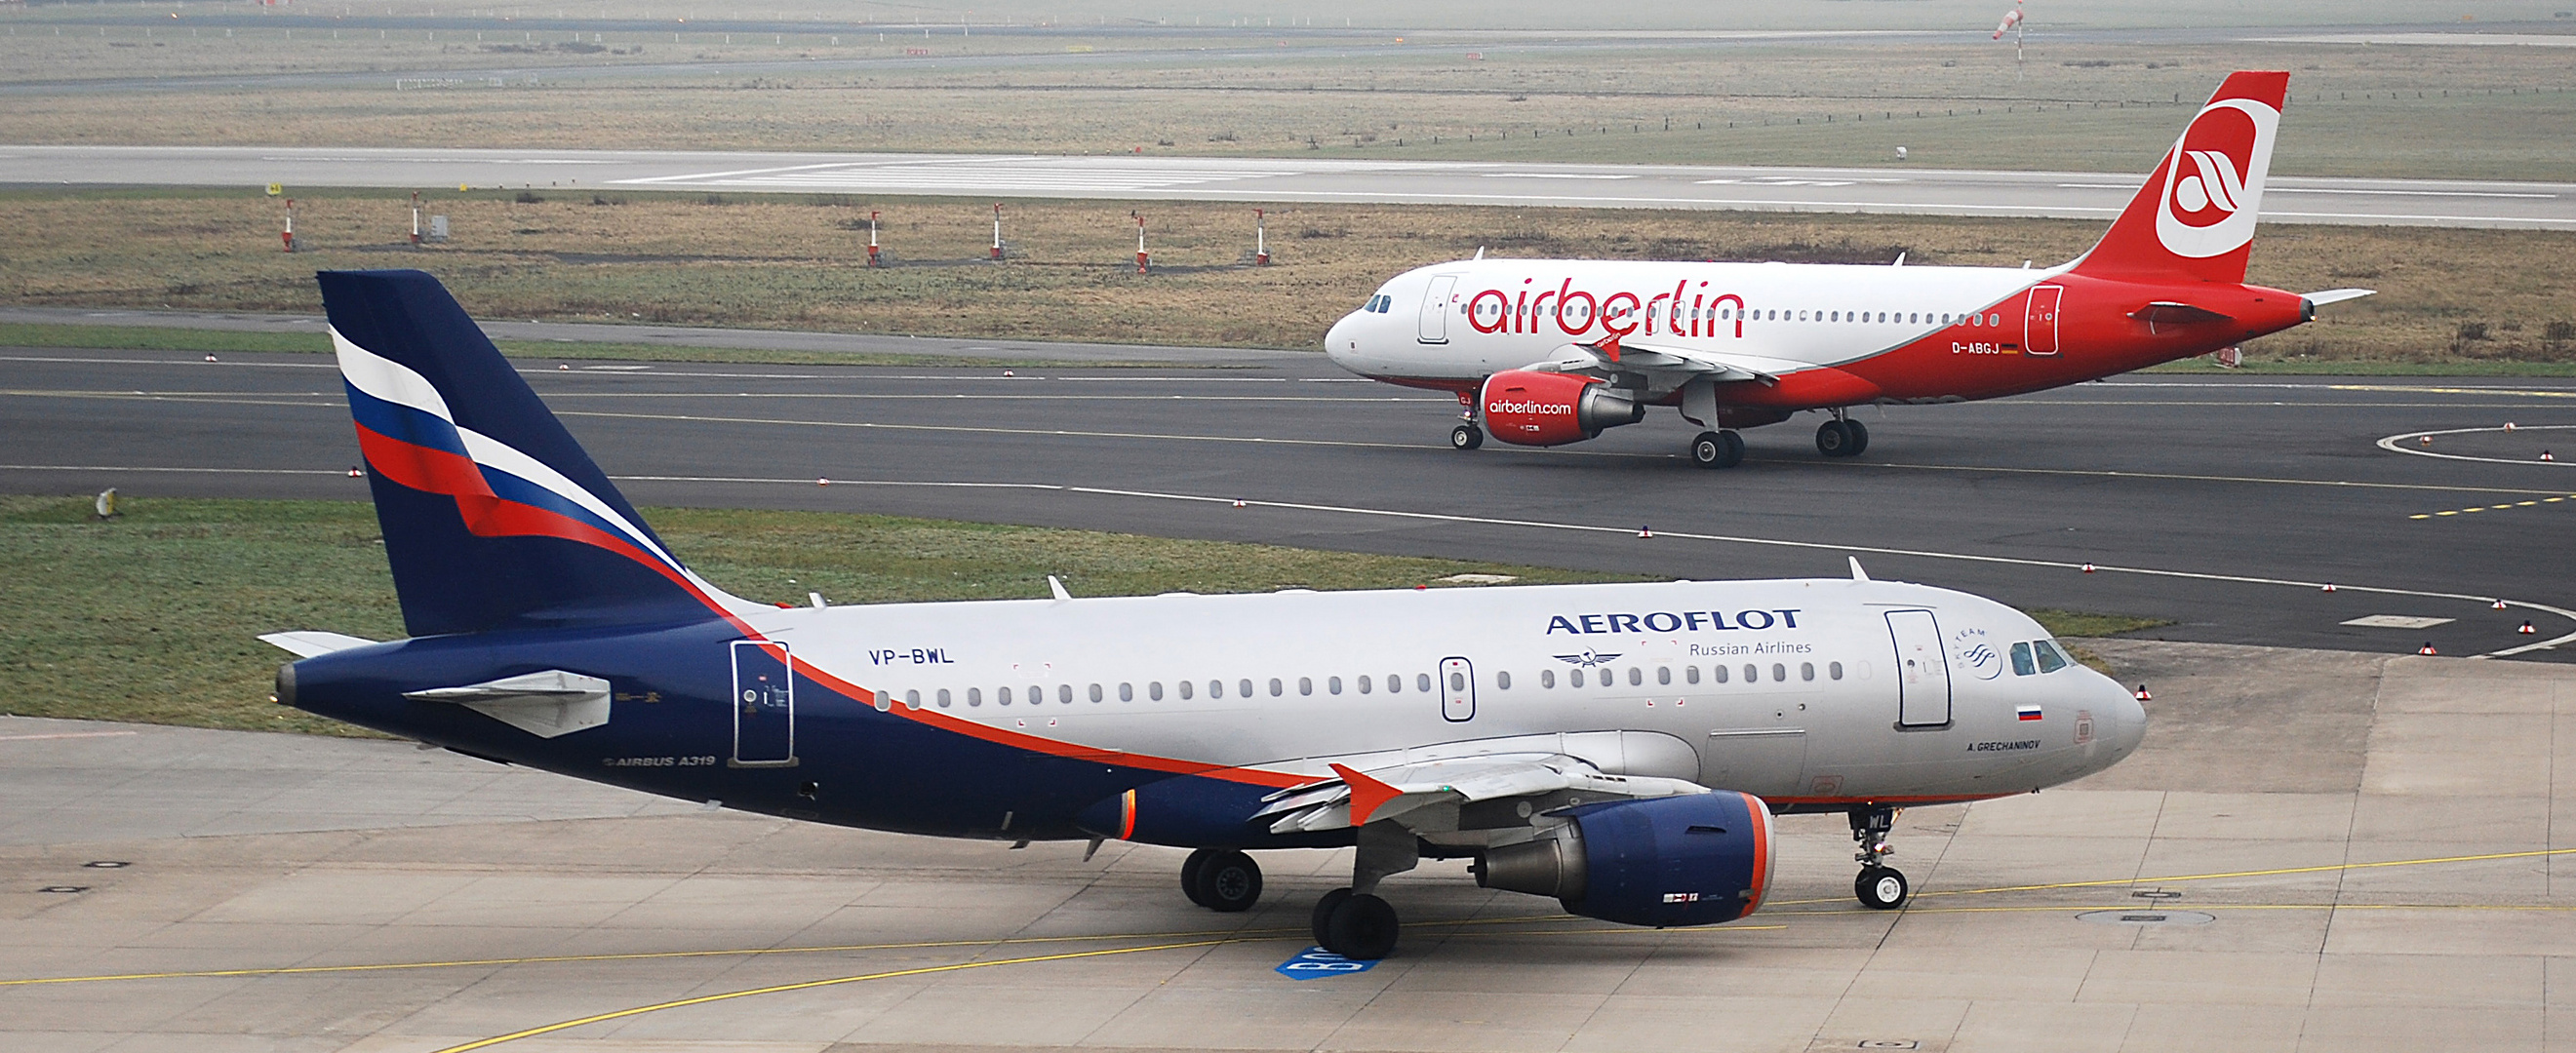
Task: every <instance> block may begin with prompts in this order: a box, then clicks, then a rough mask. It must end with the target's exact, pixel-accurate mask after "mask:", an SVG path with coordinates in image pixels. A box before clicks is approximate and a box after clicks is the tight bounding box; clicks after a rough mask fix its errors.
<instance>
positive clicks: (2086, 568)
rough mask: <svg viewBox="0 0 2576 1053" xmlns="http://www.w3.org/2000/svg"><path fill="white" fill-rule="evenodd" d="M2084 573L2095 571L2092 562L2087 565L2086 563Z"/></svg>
mask: <svg viewBox="0 0 2576 1053" xmlns="http://www.w3.org/2000/svg"><path fill="white" fill-rule="evenodd" d="M2084 573H2087V574H2091V573H2093V565H2092V564H2090V563H2087V564H2085V565H2084Z"/></svg>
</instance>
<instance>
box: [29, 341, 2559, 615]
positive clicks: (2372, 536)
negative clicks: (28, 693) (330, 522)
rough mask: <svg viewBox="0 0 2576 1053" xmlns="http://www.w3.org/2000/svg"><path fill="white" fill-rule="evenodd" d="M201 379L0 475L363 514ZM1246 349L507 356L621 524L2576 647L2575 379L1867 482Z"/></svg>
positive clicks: (1867, 470)
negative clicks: (1469, 570)
mask: <svg viewBox="0 0 2576 1053" xmlns="http://www.w3.org/2000/svg"><path fill="white" fill-rule="evenodd" d="M1165 353H1167V354H1169V355H1170V356H1172V357H1185V356H1183V355H1182V353H1181V352H1178V351H1171V350H1168V349H1167V351H1166V352H1165ZM201 357H202V356H197V355H190V354H181V353H168V352H138V351H63V350H43V349H9V350H0V405H5V406H6V410H5V412H0V449H6V450H8V451H9V453H8V455H7V456H6V458H5V461H6V464H5V465H0V488H6V489H7V490H10V491H15V492H30V493H89V492H95V491H97V490H99V489H103V488H105V487H108V486H116V487H119V488H120V489H121V491H122V492H125V493H128V494H134V495H145V496H148V495H155V494H184V495H208V496H216V495H221V496H271V497H315V498H336V499H344V500H363V499H364V496H365V488H364V485H363V483H361V482H359V481H357V480H353V479H350V478H348V477H347V471H348V469H349V467H350V466H351V465H352V464H353V463H355V461H356V456H355V452H354V444H353V442H352V440H351V438H350V435H349V431H348V428H349V425H348V418H347V411H346V407H345V405H344V402H343V396H342V393H341V391H340V385H339V381H338V378H337V376H336V375H335V374H334V372H333V371H332V366H331V363H330V362H329V361H328V360H327V359H326V358H323V357H321V356H300V355H227V356H224V360H223V361H221V362H217V363H207V362H204V361H201V360H200V359H201ZM1154 357H1163V355H1162V354H1157V355H1156V356H1154ZM1240 365H1241V364H1240V363H1238V364H1237V366H1238V368H1229V369H1223V370H1204V369H1196V370H1194V369H1170V368H1140V369H1097V368H1071V367H1068V368H1049V369H1019V370H1015V371H1012V372H1014V373H1016V375H1005V371H1003V370H1001V369H998V368H931V367H888V368H858V367H806V366H756V365H696V364H652V365H647V364H640V363H639V364H618V363H596V362H583V363H564V364H562V366H563V367H564V368H556V367H553V366H549V365H548V364H546V363H542V362H530V363H527V365H526V372H527V374H528V377H529V380H530V382H531V383H532V384H533V385H534V386H535V387H536V389H537V391H538V392H539V393H540V394H541V395H542V396H544V397H545V398H546V399H547V401H548V402H549V403H550V404H551V405H553V406H554V408H555V409H556V411H557V412H558V413H559V414H561V415H562V416H563V418H564V419H565V422H566V424H567V425H568V426H569V427H570V428H571V429H572V430H573V431H574V433H575V434H576V435H578V436H579V437H580V438H581V439H582V440H583V442H584V443H585V445H587V446H588V447H589V449H591V450H592V451H593V453H594V455H595V456H597V457H598V459H599V460H600V462H601V463H602V466H603V467H604V468H605V469H606V470H607V471H608V472H609V473H610V474H611V475H612V476H615V477H617V479H618V483H619V485H620V486H621V487H622V488H624V490H625V491H626V493H627V494H628V496H629V497H631V498H632V499H634V500H635V501H636V503H638V504H648V505H649V504H679V505H711V506H749V507H774V508H808V509H830V510H842V511H868V512H886V513H896V514H907V515H920V516H931V517H939V518H953V519H965V520H977V521H995V522H1014V523H1027V524H1035V525H1052V526H1071V527H1083V528H1093V529H1105V530H1121V531H1133V532H1140V533H1151V534H1160V535H1173V536H1188V537H1204V538H1214V539H1222V540H1245V541H1261V542H1274V543H1280V544H1289V545H1302V546H1309V547H1318V548H1326V549H1345V550H1354V551H1368V552H1384V553H1395V554H1410V555H1429V556H1445V557H1457V558H1482V559H1494V560H1503V561H1510V562H1522V563H1535V564H1542V565H1551V566H1570V567H1583V568H1594V569H1599V570H1603V571H1617V572H1626V573H1634V574H1640V575H1649V576H1670V577H1690V578H1711V577H1755V576H1818V575H1840V574H1844V573H1847V569H1846V564H1845V557H1846V556H1847V555H1857V556H1858V557H1859V558H1860V559H1861V560H1862V562H1863V564H1864V565H1865V566H1866V567H1867V568H1868V569H1869V571H1870V573H1872V574H1873V575H1875V576H1878V577H1882V578H1901V579H1906V580H1914V581H1923V582H1928V583H1932V584H1938V585H1944V586H1950V587H1956V588H1961V589H1966V590H1969V591H1974V592H1980V593H1984V594H1988V595H1992V596H1995V597H1996V598H1999V599H2002V600H2005V601H2006V602H2011V603H2015V604H2018V605H2021V606H2024V607H2032V608H2042V607H2045V608H2058V609H2070V610H2083V611H2099V612H2108V613H2118V614H2128V615H2138V616H2145V617H2157V618H2166V619H2171V620H2173V621H2174V622H2175V623H2176V624H2174V625H2171V626H2168V627H2165V628H2161V629H2156V630H2151V631H2150V632H2149V633H2148V634H2147V635H2151V636H2156V637H2162V638H2169V639H2174V640H2195V641H2210V642H2227V643H2252V644H2265V645H2276V646H2298V647H2322V648H2335V649H2344V650H2354V651H2371V652H2378V653H2406V652H2412V651H2415V650H2416V649H2417V648H2418V647H2420V646H2422V645H2424V644H2427V643H2430V644H2432V645H2433V646H2434V647H2435V649H2436V651H2437V652H2438V653H2440V654H2443V655H2487V654H2495V655H2501V656H2506V657H2518V658H2526V659H2544V660H2564V659H2565V658H2567V657H2569V656H2570V655H2569V651H2564V650H2558V649H2554V647H2553V645H2554V644H2555V643H2558V642H2564V638H2566V637H2569V635H2570V634H2576V589H2570V587H2569V586H2568V585H2567V584H2566V583H2567V582H2569V581H2571V580H2576V573H2571V571H2576V553H2571V552H2570V551H2569V550H2568V549H2567V548H2566V547H2565V546H2561V545H2554V544H2550V543H2548V542H2547V540H2546V539H2548V538H2550V537H2554V536H2557V535H2558V534H2559V533H2560V532H2562V531H2563V530H2564V529H2565V527H2566V525H2567V524H2566V520H2567V518H2568V517H2569V516H2571V515H2576V500H2570V497H2571V495H2576V474H2571V472H2570V468H2571V467H2576V459H2571V460H2554V459H2553V460H2550V461H2542V460H2540V459H2539V454H2540V453H2541V452H2542V451H2544V450H2549V449H2550V448H2551V445H2552V444H2553V443H2554V444H2558V445H2561V446H2565V447H2567V451H2566V452H2569V453H2576V435H2571V434H2570V432H2569V431H2568V430H2566V429H2567V428H2568V426H2570V425H2576V382H2570V381H2566V380H2524V379H2511V380H2480V381H2456V380H2438V379H2422V380H2417V379H2371V380H2337V379H2332V378H2315V379H2307V378H2263V377H2238V376H2217V377H2199V376H2154V375H2151V376H2137V377H2127V378H2120V379H2116V380H2113V381H2109V382H2104V383H2094V384H2086V385H2080V386H2077V387H2073V388H2066V389H2060V390H2058V391H2053V392H2045V393H2041V394H2037V395H2031V396H2024V397H2020V398H2013V399H2004V400H1997V401H1993V402H1985V403H1970V404H1963V405H1953V406H1937V407H1894V408H1887V409H1884V410H1880V409H1869V410H1865V411H1863V412H1862V413H1861V415H1860V417H1861V419H1862V420H1864V421H1865V422H1867V424H1868V425H1869V427H1870V429H1871V432H1872V444H1871V447H1870V451H1869V453H1868V454H1867V455H1866V456H1864V457H1863V458H1861V459H1859V460H1858V461H1856V462H1846V461H1827V460H1825V459H1823V458H1821V457H1819V456H1818V455H1817V454H1816V453H1815V451H1814V448H1813V445H1812V431H1813V425H1812V422H1796V421H1793V422H1791V423H1788V424H1783V425H1777V426H1774V427H1771V428H1765V429H1757V430H1754V431H1751V432H1748V433H1746V437H1747V440H1748V443H1749V445H1750V447H1751V455H1750V458H1749V460H1748V462H1747V463H1746V464H1745V465H1744V466H1742V467H1740V468H1737V469H1733V470H1728V471H1722V472H1703V471H1699V470H1696V469H1693V468H1691V467H1689V466H1688V465H1687V464H1686V463H1685V462H1684V461H1683V460H1682V459H1681V458H1680V456H1679V455H1680V453H1681V448H1682V444H1683V442H1684V441H1685V440H1686V439H1687V438H1688V437H1689V435H1690V429H1689V428H1688V427H1687V426H1685V425H1682V424H1681V423H1679V422H1678V421H1677V420H1676V419H1675V418H1673V417H1672V416H1671V415H1670V414H1668V413H1664V412H1663V411H1656V413H1655V414H1654V415H1653V416H1651V417H1650V423H1647V424H1643V425H1639V426H1635V427H1631V428H1624V429H1618V430H1614V431H1612V432H1610V433H1608V434H1607V435H1605V436H1604V437H1603V438H1601V439H1599V440H1596V441H1594V442H1591V443H1586V444H1581V445H1577V446H1572V447H1566V448H1562V449H1559V450H1552V451H1537V450H1523V449H1514V448H1498V447H1497V446H1494V445H1489V446H1488V447H1487V448H1486V449H1483V450H1479V451H1475V452H1472V453H1457V452H1453V451H1451V450H1449V449H1447V447H1446V443H1445V437H1446V431H1447V428H1448V426H1449V424H1450V423H1451V421H1452V419H1453V418H1454V416H1455V412H1456V407H1455V403H1454V401H1452V400H1451V399H1449V398H1448V397H1447V396H1440V395H1431V394H1427V393H1420V392H1412V391H1407V390H1403V389H1397V388H1392V387H1386V386H1381V385H1376V384H1372V383H1367V382H1362V381H1357V380H1354V379H1353V378H1349V377H1346V376H1343V375H1341V374H1340V373H1339V371H1338V370H1336V369H1334V368H1333V367H1332V366H1331V365H1330V364H1329V363H1327V362H1325V361H1323V360H1322V359H1321V358H1320V357H1317V356H1305V355H1279V356H1276V357H1275V358H1274V359H1273V360H1272V363H1271V364H1270V365H1267V366H1264V367H1261V368H1240ZM2508 422H2511V423H2513V424H2515V425H2516V428H2515V429H2514V430H2512V431H2506V430H2504V429H2503V426H2504V425H2505V424H2506V423H2508ZM2427 436H2429V437H2430V442H2429V443H2428V442H2426V441H2424V439H2425V437H2427ZM2392 437H2394V438H2395V439H2396V441H2394V442H2392V443H2390V444H2389V445H2393V446H2396V447H2398V449H2390V448H2388V447H2387V446H2384V445H2382V443H2383V440H2390V439H2392ZM2424 453H2434V454H2444V455H2448V456H2421V455H2420V454H2424ZM819 480H829V483H828V485H818V481H819ZM1238 501H1239V502H1241V505H1240V506H1238V505H1237V502H1238ZM1641 531H1650V532H1651V536H1641ZM681 556H682V557H683V558H686V556H687V554H686V553H685V552H684V553H681ZM2087 566H2090V567H2091V568H2092V569H2091V570H2089V571H2088V570H2086V569H2084V568H2085V567H2087ZM1070 584H1071V586H1072V587H1073V588H1074V589H1075V590H1076V591H1077V592H1079V591H1081V589H1082V587H1083V583H1082V582H1080V581H1074V582H1071V583H1070ZM2327 584H2333V585H2335V586H2337V587H2336V588H2335V589H2333V590H2331V591H2329V590H2327V589H2325V588H2324V586H2325V585H2327ZM836 599H840V598H838V597H836ZM848 599H849V600H850V601H853V602H855V601H859V600H863V599H864V598H860V597H853V598H848ZM2499 599H2501V600H2503V601H2505V602H2506V608H2505V609H2502V610H2498V609H2495V607H2494V606H2493V603H2494V601H2496V600H2499ZM2525 622H2529V623H2531V624H2532V626H2533V631H2532V632H2531V633H2530V634H2523V633H2521V632H2519V631H2518V630H2519V629H2520V627H2521V626H2522V624H2523V623H2525ZM317 628H328V627H327V626H317ZM2535 648H2537V649H2535ZM2571 650H2576V649H2571Z"/></svg>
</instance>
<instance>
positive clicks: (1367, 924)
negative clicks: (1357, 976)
mask: <svg viewBox="0 0 2576 1053" xmlns="http://www.w3.org/2000/svg"><path fill="white" fill-rule="evenodd" d="M1401 928H1402V926H1401V925H1400V924H1399V923H1398V922H1397V921H1396V917H1395V908H1394V907H1393V906H1391V905H1389V904H1388V903H1387V901H1385V900H1382V899H1379V898H1377V897H1376V896H1370V895H1360V894H1354V895H1352V896H1351V897H1350V898H1349V899H1345V900H1343V901H1341V902H1340V903H1338V904H1335V905H1334V906H1333V916H1332V917H1331V918H1330V919H1329V920H1327V921H1326V922H1325V924H1324V935H1325V937H1326V939H1325V940H1324V941H1323V943H1324V949H1325V950H1328V951H1331V952H1333V953H1334V954H1338V955H1341V956H1342V957H1344V958H1355V959H1358V960H1360V961H1376V960H1378V959H1380V958H1384V957H1386V956H1387V955H1388V954H1391V953H1393V952H1394V951H1395V938H1396V936H1397V934H1398V933H1399V931H1400V930H1401Z"/></svg>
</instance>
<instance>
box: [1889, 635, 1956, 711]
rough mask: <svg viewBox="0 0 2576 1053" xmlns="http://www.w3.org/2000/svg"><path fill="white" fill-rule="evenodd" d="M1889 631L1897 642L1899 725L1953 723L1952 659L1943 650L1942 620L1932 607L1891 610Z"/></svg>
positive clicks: (1897, 709)
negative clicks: (1926, 609) (1937, 618)
mask: <svg viewBox="0 0 2576 1053" xmlns="http://www.w3.org/2000/svg"><path fill="white" fill-rule="evenodd" d="M1887 635H1888V638H1889V639H1890V640H1891V641H1893V642H1894V643H1895V644H1896V723H1897V726H1899V727H1908V728H1937V727H1941V726H1943V725H1946V724H1948V723H1950V663H1949V659H1948V658H1946V657H1944V655H1943V653H1942V651H1943V648H1942V647H1941V624H1940V623H1939V622H1937V621H1934V620H1933V618H1932V612H1930V611H1889V612H1887Z"/></svg>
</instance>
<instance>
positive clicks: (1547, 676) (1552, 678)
mask: <svg viewBox="0 0 2576 1053" xmlns="http://www.w3.org/2000/svg"><path fill="white" fill-rule="evenodd" d="M1538 686H1540V687H1555V686H1556V670H1553V669H1541V670H1539V671H1538Z"/></svg>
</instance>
